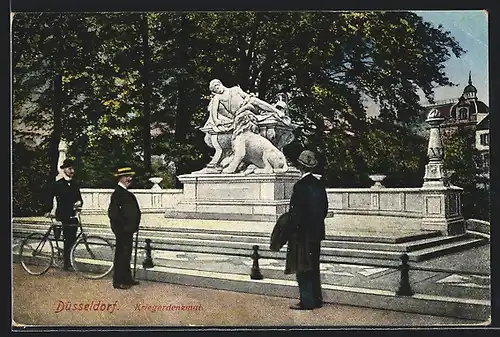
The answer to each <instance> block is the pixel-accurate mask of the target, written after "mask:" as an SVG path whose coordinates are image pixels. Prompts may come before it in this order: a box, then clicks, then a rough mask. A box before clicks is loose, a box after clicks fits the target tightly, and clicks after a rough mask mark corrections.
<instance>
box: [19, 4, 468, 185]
mask: <svg viewBox="0 0 500 337" xmlns="http://www.w3.org/2000/svg"><path fill="white" fill-rule="evenodd" d="M12 43H13V58H12V60H13V75H14V78H13V89H14V117H17V118H20V119H22V120H23V122H24V123H26V124H28V125H31V126H34V127H39V128H46V129H47V130H49V131H50V137H49V138H47V139H46V142H45V143H46V144H50V145H48V146H45V147H44V148H43V149H42V150H41V151H44V152H43V153H45V154H46V155H47V156H48V159H49V162H50V163H51V167H52V170H51V171H50V170H49V171H48V172H47V175H49V176H53V175H54V170H55V165H56V162H57V155H58V153H57V144H58V142H59V140H60V139H61V138H64V139H67V140H70V141H71V145H70V150H69V154H70V155H71V156H73V157H75V158H76V159H77V162H78V163H79V164H80V167H79V178H80V179H81V180H82V184H83V185H84V186H89V187H109V186H111V184H112V182H113V180H112V179H111V178H110V173H111V172H113V170H114V169H115V168H116V166H117V165H119V164H122V163H131V164H132V165H134V166H135V167H136V170H137V171H138V172H139V173H140V174H139V175H138V178H139V179H138V185H137V186H138V187H139V186H147V184H148V181H147V180H148V178H149V177H150V176H151V175H154V174H159V173H158V168H157V167H155V166H154V165H152V160H151V157H152V156H154V155H165V157H166V158H167V161H173V162H174V163H175V166H176V168H177V171H176V174H182V173H188V172H191V171H193V170H196V169H199V168H201V167H203V166H204V165H205V164H206V163H207V162H208V161H209V158H210V156H211V155H212V153H213V149H211V148H209V147H208V146H207V145H206V144H205V143H204V141H203V133H202V132H201V131H199V130H198V128H199V126H201V125H202V124H203V122H204V121H205V119H206V118H207V116H208V113H207V105H208V99H209V91H208V83H209V81H210V80H211V79H213V78H219V79H220V80H222V81H223V83H224V84H226V85H227V86H233V85H240V86H241V87H242V88H243V89H244V90H245V91H247V92H252V93H256V94H257V95H258V96H259V97H260V98H262V99H264V100H267V101H272V100H274V98H275V97H276V95H277V94H278V93H281V92H284V93H287V94H288V95H289V104H290V108H291V109H290V114H291V117H292V119H293V120H294V121H296V122H298V123H299V124H300V128H299V129H298V130H297V134H296V137H297V141H296V142H295V143H294V144H292V145H291V146H290V147H289V149H288V150H290V148H292V147H294V149H295V150H290V151H288V153H294V154H292V157H293V156H294V155H296V154H297V152H298V150H297V149H299V148H304V147H305V148H310V149H312V150H315V151H316V152H318V153H319V156H320V159H321V161H322V163H323V165H322V167H321V170H322V172H323V173H324V175H325V177H326V180H327V183H328V184H329V185H330V186H366V185H367V184H370V182H369V180H368V178H367V176H368V175H369V174H372V173H384V174H388V175H389V176H393V178H392V179H393V180H392V181H391V180H390V179H389V178H388V179H389V181H388V183H389V184H393V185H394V186H415V185H414V184H415V183H417V182H419V179H421V178H416V177H420V176H421V173H422V170H423V165H424V164H425V163H423V162H422V161H423V159H422V156H423V155H425V149H424V146H423V144H422V142H423V141H422V139H420V138H418V137H417V136H414V135H412V134H411V132H410V131H409V129H408V128H407V127H406V125H407V123H408V122H409V121H411V120H412V118H413V117H414V116H417V115H418V113H419V111H420V110H421V107H420V105H419V97H418V95H417V92H418V90H422V91H423V92H424V94H425V96H426V97H427V98H428V99H429V100H431V101H432V97H433V89H434V88H435V87H436V86H446V85H452V83H451V82H450V80H449V78H448V77H447V76H446V74H445V72H444V63H445V62H446V60H448V59H449V58H450V57H452V56H456V57H459V56H461V54H462V53H463V52H464V51H463V49H462V48H461V47H460V46H459V44H458V43H457V42H456V41H455V39H454V38H453V37H452V36H450V33H449V32H447V31H444V30H443V28H442V27H435V26H433V25H431V24H430V23H428V22H425V21H423V20H422V18H421V17H419V16H418V15H416V14H414V13H410V12H383V11H378V12H369V11H367V12H224V13H223V12H191V13H183V12H176V13H174V12H165V13H120V14H118V13H103V14H87V13H79V14H59V13H57V14H54V13H21V14H16V15H15V17H14V21H13V27H12ZM369 101H372V102H375V103H376V104H378V105H379V106H380V116H379V119H378V120H372V119H370V118H368V117H367V115H366V111H367V104H368V103H367V102H369ZM346 132H348V133H349V135H348V134H347V133H346ZM291 159H292V160H293V158H291ZM49 173H50V174H49Z"/></svg>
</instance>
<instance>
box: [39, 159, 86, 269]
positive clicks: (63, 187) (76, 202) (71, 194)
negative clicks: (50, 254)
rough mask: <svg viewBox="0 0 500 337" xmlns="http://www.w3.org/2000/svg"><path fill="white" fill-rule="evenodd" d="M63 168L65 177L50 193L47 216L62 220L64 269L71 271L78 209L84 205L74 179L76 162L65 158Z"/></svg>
mask: <svg viewBox="0 0 500 337" xmlns="http://www.w3.org/2000/svg"><path fill="white" fill-rule="evenodd" d="M60 168H61V169H62V170H63V177H62V178H60V179H59V180H57V181H56V182H55V183H54V184H53V185H52V189H51V193H50V196H51V197H50V202H51V203H52V210H51V211H50V212H47V213H46V214H45V216H47V217H53V216H55V218H56V220H58V221H61V223H62V231H63V241H64V250H63V252H64V253H63V255H64V266H63V269H64V270H66V271H69V270H71V269H72V267H71V262H70V253H71V247H72V246H73V244H74V243H75V240H76V232H77V230H78V217H77V213H76V212H77V211H78V210H79V209H80V208H81V207H82V205H83V199H82V195H81V193H80V186H79V184H78V182H77V181H76V180H75V179H73V177H74V175H75V164H74V161H73V160H71V159H65V160H64V162H63V164H62V165H61V167H60ZM54 198H55V201H56V202H55V203H54V202H53V200H54ZM54 235H55V236H56V239H59V237H60V235H61V230H60V229H59V228H57V229H56V230H55V232H54Z"/></svg>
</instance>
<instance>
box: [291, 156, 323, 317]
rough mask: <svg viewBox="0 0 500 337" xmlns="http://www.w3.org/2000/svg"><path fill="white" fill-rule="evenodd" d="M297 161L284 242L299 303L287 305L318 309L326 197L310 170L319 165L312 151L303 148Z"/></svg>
mask: <svg viewBox="0 0 500 337" xmlns="http://www.w3.org/2000/svg"><path fill="white" fill-rule="evenodd" d="M297 162H298V165H297V168H298V169H299V170H300V171H301V173H302V178H301V179H300V180H299V181H298V182H297V183H295V185H294V187H293V193H292V197H291V199H290V209H289V217H290V218H289V223H288V226H290V227H291V232H292V235H291V238H290V239H289V240H288V244H287V257H286V267H285V273H286V274H292V273H295V274H296V277H297V283H298V285H299V292H300V302H299V303H297V304H295V305H292V306H290V308H291V309H295V310H311V309H315V308H320V307H321V306H322V302H323V298H322V294H321V282H320V272H319V271H320V267H319V264H320V262H319V260H320V251H321V241H322V240H324V239H325V218H326V215H327V213H328V199H327V195H326V189H325V186H324V184H323V183H322V182H321V181H320V180H318V179H316V177H315V176H314V175H313V174H312V173H311V172H312V170H313V168H314V167H316V165H317V164H318V162H317V160H316V158H315V155H314V153H313V152H311V151H309V150H305V151H302V153H301V154H300V155H299V158H298V160H297Z"/></svg>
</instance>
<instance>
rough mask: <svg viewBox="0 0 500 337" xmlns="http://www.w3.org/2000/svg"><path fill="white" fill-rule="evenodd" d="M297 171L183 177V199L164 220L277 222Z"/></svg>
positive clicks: (168, 212) (288, 197)
mask: <svg viewBox="0 0 500 337" xmlns="http://www.w3.org/2000/svg"><path fill="white" fill-rule="evenodd" d="M299 179H300V172H299V171H298V170H297V169H294V168H290V170H289V171H288V172H285V173H273V174H262V175H260V174H259V175H256V174H252V175H248V176H245V175H243V174H202V173H198V174H186V175H181V176H179V180H180V181H181V182H182V183H183V184H184V192H183V198H182V200H181V201H180V202H179V204H178V205H177V206H176V207H175V208H174V209H167V211H166V213H165V217H168V218H182V219H209V220H241V221H272V222H274V221H276V220H277V219H278V217H279V216H280V215H281V214H283V213H284V212H286V211H287V210H288V206H289V202H290V197H291V195H292V191H293V185H294V184H295V182H297V181H298V180H299Z"/></svg>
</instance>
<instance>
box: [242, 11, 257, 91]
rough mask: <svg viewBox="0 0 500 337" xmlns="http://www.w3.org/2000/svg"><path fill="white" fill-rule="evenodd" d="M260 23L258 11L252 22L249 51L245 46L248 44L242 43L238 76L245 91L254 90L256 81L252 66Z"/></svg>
mask: <svg viewBox="0 0 500 337" xmlns="http://www.w3.org/2000/svg"><path fill="white" fill-rule="evenodd" d="M259 25H260V13H256V14H255V16H254V21H253V23H252V31H251V33H250V42H249V44H248V51H246V50H245V48H244V46H246V44H242V46H241V57H240V60H241V63H240V67H239V69H238V78H239V82H238V83H239V84H240V86H241V88H242V89H243V90H245V91H253V90H254V88H253V85H254V82H255V78H252V76H251V71H250V69H251V67H252V61H253V54H254V50H255V44H256V42H257V41H256V39H257V30H258V28H259Z"/></svg>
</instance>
